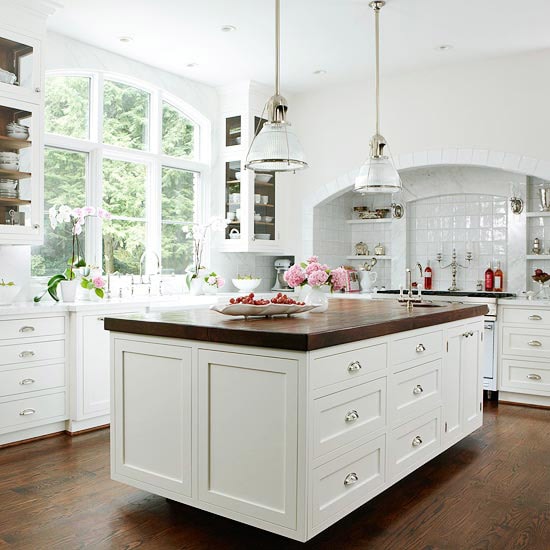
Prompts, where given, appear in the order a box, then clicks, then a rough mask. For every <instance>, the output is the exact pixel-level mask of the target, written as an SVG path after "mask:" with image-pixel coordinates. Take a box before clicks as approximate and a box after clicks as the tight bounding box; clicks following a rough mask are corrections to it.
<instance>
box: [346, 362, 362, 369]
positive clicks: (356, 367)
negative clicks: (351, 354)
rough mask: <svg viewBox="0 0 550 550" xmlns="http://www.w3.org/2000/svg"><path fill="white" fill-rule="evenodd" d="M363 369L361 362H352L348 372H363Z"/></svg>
mask: <svg viewBox="0 0 550 550" xmlns="http://www.w3.org/2000/svg"><path fill="white" fill-rule="evenodd" d="M361 368H362V367H361V363H359V361H352V362H351V363H350V364H349V365H348V372H356V371H358V370H361Z"/></svg>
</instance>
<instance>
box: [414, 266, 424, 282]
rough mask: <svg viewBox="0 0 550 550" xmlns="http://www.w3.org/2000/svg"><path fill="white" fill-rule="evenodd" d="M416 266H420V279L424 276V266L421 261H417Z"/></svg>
mask: <svg viewBox="0 0 550 550" xmlns="http://www.w3.org/2000/svg"><path fill="white" fill-rule="evenodd" d="M416 267H418V271H419V272H420V279H422V278H423V277H424V268H423V267H422V264H421V263H420V262H416Z"/></svg>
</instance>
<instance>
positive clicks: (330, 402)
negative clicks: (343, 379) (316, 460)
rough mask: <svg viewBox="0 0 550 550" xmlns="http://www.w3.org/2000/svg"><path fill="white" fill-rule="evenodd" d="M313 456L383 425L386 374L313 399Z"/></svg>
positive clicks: (384, 421)
mask: <svg viewBox="0 0 550 550" xmlns="http://www.w3.org/2000/svg"><path fill="white" fill-rule="evenodd" d="M314 411H315V412H314V418H313V434H314V456H315V457H319V456H322V455H324V454H326V453H329V452H330V451H333V450H335V449H337V448H339V447H341V446H342V445H345V444H346V443H350V442H352V441H355V440H357V439H359V438H360V437H363V436H365V435H367V434H369V433H371V432H373V431H374V430H377V429H379V428H383V427H384V426H385V425H386V378H385V377H384V378H379V379H378V380H373V381H372V382H367V383H366V384H360V385H358V386H354V387H353V388H349V389H347V390H342V391H339V392H336V393H333V394H331V395H327V396H325V397H321V398H319V399H316V400H315V401H314Z"/></svg>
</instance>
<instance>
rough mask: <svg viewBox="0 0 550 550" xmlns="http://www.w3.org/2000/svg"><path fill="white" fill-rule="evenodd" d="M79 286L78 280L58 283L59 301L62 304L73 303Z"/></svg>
mask: <svg viewBox="0 0 550 550" xmlns="http://www.w3.org/2000/svg"><path fill="white" fill-rule="evenodd" d="M79 286H80V281H78V279H71V280H70V281H60V282H59V288H60V289H61V299H62V300H63V301H64V302H74V301H75V300H76V291H77V290H78V287H79Z"/></svg>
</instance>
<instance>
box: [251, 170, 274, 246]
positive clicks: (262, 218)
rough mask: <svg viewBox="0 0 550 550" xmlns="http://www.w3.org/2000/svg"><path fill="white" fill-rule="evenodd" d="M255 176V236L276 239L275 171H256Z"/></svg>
mask: <svg viewBox="0 0 550 550" xmlns="http://www.w3.org/2000/svg"><path fill="white" fill-rule="evenodd" d="M254 176H255V179H254V237H255V239H256V240H264V241H274V240H275V172H255V173H254ZM251 177H252V176H251Z"/></svg>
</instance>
